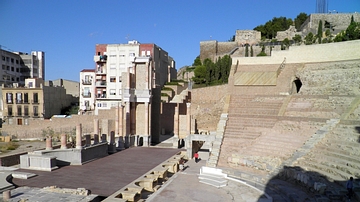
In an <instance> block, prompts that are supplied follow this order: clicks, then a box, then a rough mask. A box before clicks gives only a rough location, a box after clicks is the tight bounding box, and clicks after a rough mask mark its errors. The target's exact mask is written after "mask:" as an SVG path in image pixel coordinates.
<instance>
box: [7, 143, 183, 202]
mask: <svg viewBox="0 0 360 202" xmlns="http://www.w3.org/2000/svg"><path fill="white" fill-rule="evenodd" d="M179 151H180V150H179V149H169V148H151V147H133V148H130V149H126V150H124V151H121V152H118V153H115V154H112V155H109V156H107V157H104V158H101V159H98V160H95V161H92V162H89V163H87V164H84V165H81V166H64V167H61V168H60V169H57V170H54V171H52V172H46V171H34V170H31V171H29V170H25V169H19V170H17V172H31V173H34V174H36V175H38V176H36V177H33V178H30V179H15V178H14V179H13V183H14V184H15V185H17V186H28V187H37V188H42V187H46V186H57V187H62V188H72V189H76V188H85V189H88V190H90V191H91V193H92V194H96V195H99V196H102V197H107V196H109V195H111V194H112V193H114V192H116V191H117V190H119V189H121V188H122V187H124V186H126V185H127V184H129V183H130V182H132V181H134V180H135V179H137V178H138V177H139V176H141V175H143V174H144V173H146V172H148V171H149V170H151V169H152V168H154V167H156V166H157V165H158V164H160V163H162V162H163V161H165V160H166V159H168V158H170V157H171V156H173V155H175V154H176V153H178V152H179Z"/></svg>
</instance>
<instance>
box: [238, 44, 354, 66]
mask: <svg viewBox="0 0 360 202" xmlns="http://www.w3.org/2000/svg"><path fill="white" fill-rule="evenodd" d="M359 47H360V40H354V41H345V42H338V43H328V44H316V45H303V46H290V48H289V50H284V51H281V50H280V51H274V50H273V51H272V54H271V57H256V58H250V57H241V58H236V57H233V58H232V63H233V65H236V63H237V61H239V63H240V65H245V64H246V65H257V64H281V63H282V62H283V61H284V59H285V58H286V63H312V62H332V61H344V60H354V59H359V58H360V52H359V51H358V49H359Z"/></svg>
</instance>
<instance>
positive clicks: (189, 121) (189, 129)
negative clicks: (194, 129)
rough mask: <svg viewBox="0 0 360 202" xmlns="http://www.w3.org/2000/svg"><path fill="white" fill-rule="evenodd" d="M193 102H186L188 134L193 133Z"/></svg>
mask: <svg viewBox="0 0 360 202" xmlns="http://www.w3.org/2000/svg"><path fill="white" fill-rule="evenodd" d="M190 107H191V103H186V124H187V125H186V131H187V135H190V133H191V108H190Z"/></svg>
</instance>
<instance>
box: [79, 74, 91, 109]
mask: <svg viewBox="0 0 360 202" xmlns="http://www.w3.org/2000/svg"><path fill="white" fill-rule="evenodd" d="M94 90H95V69H83V70H82V71H81V72H80V96H79V107H80V109H81V110H82V111H93V110H95V93H93V92H94Z"/></svg>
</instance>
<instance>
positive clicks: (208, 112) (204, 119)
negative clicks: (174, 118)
mask: <svg viewBox="0 0 360 202" xmlns="http://www.w3.org/2000/svg"><path fill="white" fill-rule="evenodd" d="M227 93H228V85H227V84H225V85H220V86H211V87H206V88H197V89H193V90H191V114H192V116H193V118H195V119H196V120H197V128H198V129H199V131H214V130H216V127H217V124H218V122H219V120H220V115H221V113H222V111H223V107H224V104H225V97H226V95H227Z"/></svg>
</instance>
